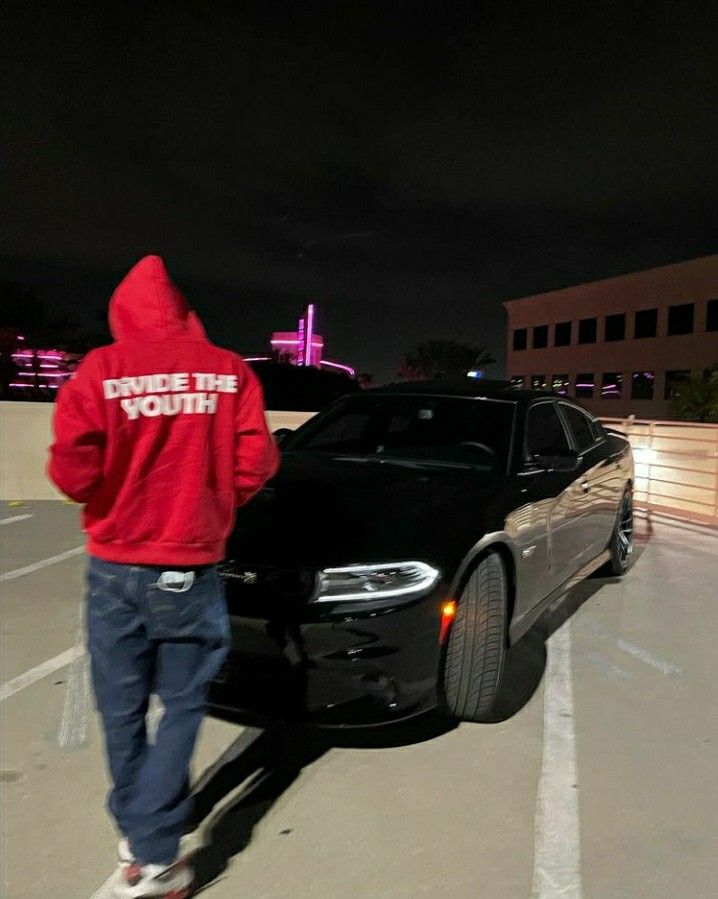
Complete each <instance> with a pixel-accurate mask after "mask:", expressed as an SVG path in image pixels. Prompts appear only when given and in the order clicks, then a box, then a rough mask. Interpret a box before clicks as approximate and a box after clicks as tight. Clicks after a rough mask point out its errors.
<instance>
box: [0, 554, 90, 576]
mask: <svg viewBox="0 0 718 899" xmlns="http://www.w3.org/2000/svg"><path fill="white" fill-rule="evenodd" d="M84 551H85V547H84V546H76V547H75V548H74V549H66V550H65V552H64V553H58V554H57V555H56V556H49V557H48V558H47V559H40V561H39V562H33V563H32V565H25V567H24V568H16V569H15V570H14V571H7V572H5V574H0V582H2V581H12V580H14V579H15V578H16V577H24V576H25V575H26V574H32V573H33V571H39V570H40V569H41V568H47V566H48V565H56V564H57V563H58V562H64V561H65V559H72V558H73V556H79V555H80V554H81V553H84Z"/></svg>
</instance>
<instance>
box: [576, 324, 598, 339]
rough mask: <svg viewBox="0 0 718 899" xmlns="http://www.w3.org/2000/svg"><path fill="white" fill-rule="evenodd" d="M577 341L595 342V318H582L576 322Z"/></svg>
mask: <svg viewBox="0 0 718 899" xmlns="http://www.w3.org/2000/svg"><path fill="white" fill-rule="evenodd" d="M578 342H579V343H595V342H596V319H595V318H582V319H581V321H580V322H579V323H578Z"/></svg>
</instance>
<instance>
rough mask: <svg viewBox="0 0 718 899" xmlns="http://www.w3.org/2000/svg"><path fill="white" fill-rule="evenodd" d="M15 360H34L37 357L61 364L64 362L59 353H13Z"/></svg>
mask: <svg viewBox="0 0 718 899" xmlns="http://www.w3.org/2000/svg"><path fill="white" fill-rule="evenodd" d="M12 357H13V359H15V358H17V359H34V358H35V357H37V358H38V359H54V360H55V361H56V362H60V361H61V360H62V358H63V357H62V356H61V355H60V354H59V353H13V354H12Z"/></svg>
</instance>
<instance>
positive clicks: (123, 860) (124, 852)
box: [117, 837, 135, 866]
mask: <svg viewBox="0 0 718 899" xmlns="http://www.w3.org/2000/svg"><path fill="white" fill-rule="evenodd" d="M117 859H118V861H119V862H120V865H122V866H125V865H131V864H132V862H133V861H134V860H135V857H134V855H133V854H132V850H131V849H130V841H129V840H128V839H127V837H122V839H121V840H120V842H119V843H118V844H117Z"/></svg>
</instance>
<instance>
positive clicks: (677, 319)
mask: <svg viewBox="0 0 718 899" xmlns="http://www.w3.org/2000/svg"><path fill="white" fill-rule="evenodd" d="M668 333H669V334H670V335H671V336H674V335H676V334H692V333H693V303H681V304H680V305H679V306H669V307H668Z"/></svg>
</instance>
